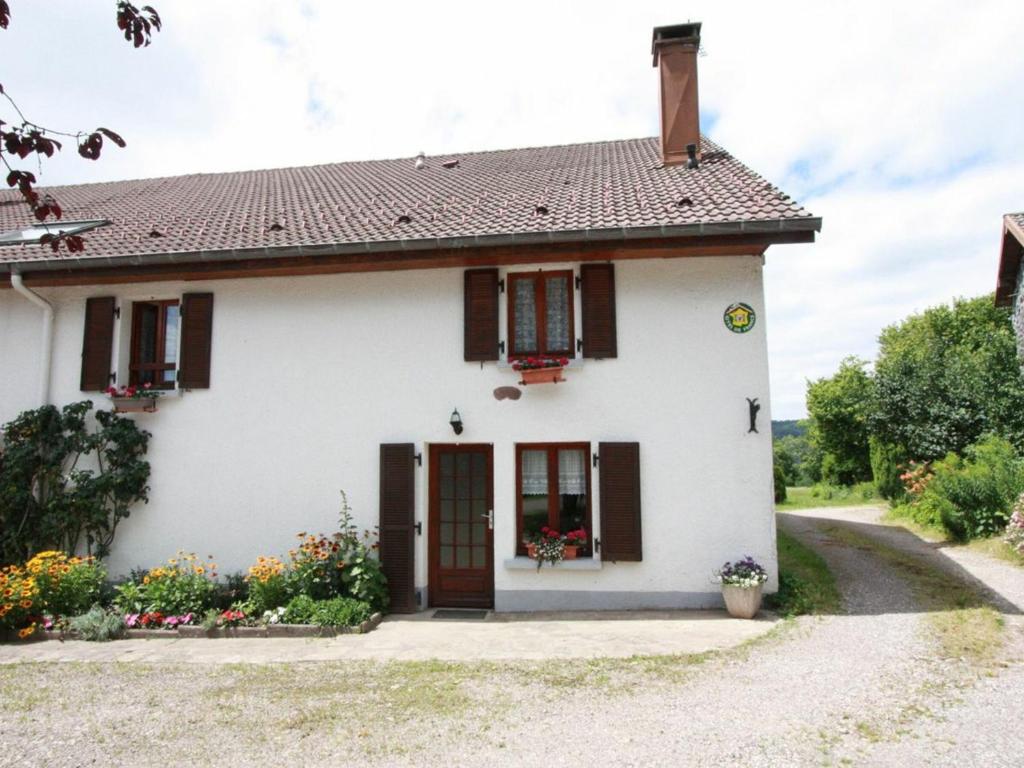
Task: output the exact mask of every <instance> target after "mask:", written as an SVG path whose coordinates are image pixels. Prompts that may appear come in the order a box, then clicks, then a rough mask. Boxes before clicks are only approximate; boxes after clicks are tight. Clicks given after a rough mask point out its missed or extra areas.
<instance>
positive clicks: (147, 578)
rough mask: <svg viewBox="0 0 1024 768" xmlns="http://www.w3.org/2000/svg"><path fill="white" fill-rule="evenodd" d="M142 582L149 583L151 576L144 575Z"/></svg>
mask: <svg viewBox="0 0 1024 768" xmlns="http://www.w3.org/2000/svg"><path fill="white" fill-rule="evenodd" d="M142 583H143V584H149V576H143V577H142Z"/></svg>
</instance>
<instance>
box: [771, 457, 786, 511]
mask: <svg viewBox="0 0 1024 768" xmlns="http://www.w3.org/2000/svg"><path fill="white" fill-rule="evenodd" d="M774 473H775V503H776V504H781V503H782V502H784V501H785V500H786V473H785V471H784V470H783V469H782V467H781V466H780V465H779V464H776V465H775V469H774Z"/></svg>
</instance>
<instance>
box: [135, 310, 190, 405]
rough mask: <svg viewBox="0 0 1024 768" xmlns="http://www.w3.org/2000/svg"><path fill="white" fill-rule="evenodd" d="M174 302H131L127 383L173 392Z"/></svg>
mask: <svg viewBox="0 0 1024 768" xmlns="http://www.w3.org/2000/svg"><path fill="white" fill-rule="evenodd" d="M178 325H179V313H178V300H177V299H166V300H162V301H136V302H133V303H132V351H131V362H130V364H129V372H128V383H129V384H134V385H136V386H140V385H142V384H149V385H150V386H152V387H153V388H155V389H174V382H175V379H176V378H177V371H178Z"/></svg>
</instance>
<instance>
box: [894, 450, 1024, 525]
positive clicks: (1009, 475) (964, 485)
mask: <svg viewBox="0 0 1024 768" xmlns="http://www.w3.org/2000/svg"><path fill="white" fill-rule="evenodd" d="M933 471H934V477H932V478H931V480H930V481H929V482H928V484H927V486H926V487H925V489H924V491H923V492H922V493H921V495H920V497H919V498H918V499H917V500H916V501H915V502H913V504H912V505H911V506H913V507H916V509H914V510H913V511H912V514H913V517H914V519H915V520H917V521H918V522H921V523H924V524H933V525H934V524H936V523H938V524H940V525H941V526H942V527H943V528H945V529H946V530H947V531H948V532H949V533H950V534H951V535H952V536H953V537H954V538H956V539H958V540H960V541H967V540H969V539H973V538H978V537H983V536H992V535H994V534H996V533H1000V532H1002V531H1003V529H1004V528H1005V527H1006V524H1007V522H1008V521H1009V519H1010V514H1011V511H1012V509H1013V504H1014V501H1016V499H1017V497H1018V495H1019V494H1020V492H1021V491H1022V490H1024V463H1022V462H1021V460H1020V458H1019V457H1018V456H1017V454H1016V452H1015V451H1014V448H1013V446H1012V445H1010V443H1009V442H1007V441H1006V440H1004V439H1002V438H1000V437H986V438H983V439H982V440H980V441H978V442H977V443H975V444H974V445H971V446H968V447H967V449H966V450H965V451H964V455H963V456H962V457H961V456H958V455H956V454H953V453H951V454H949V455H948V456H947V457H946V458H945V459H943V460H942V461H938V462H936V463H935V464H934V466H933Z"/></svg>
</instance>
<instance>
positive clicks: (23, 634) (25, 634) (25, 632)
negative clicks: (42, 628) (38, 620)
mask: <svg viewBox="0 0 1024 768" xmlns="http://www.w3.org/2000/svg"><path fill="white" fill-rule="evenodd" d="M35 631H36V625H35V624H32V625H31V626H28V627H25V628H24V629H20V630H18V637H20V638H21V639H22V640H24V639H25V638H26V637H28V636H29V635H31V634H32V633H33V632H35Z"/></svg>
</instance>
